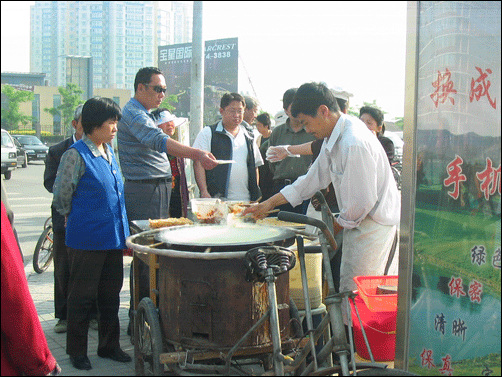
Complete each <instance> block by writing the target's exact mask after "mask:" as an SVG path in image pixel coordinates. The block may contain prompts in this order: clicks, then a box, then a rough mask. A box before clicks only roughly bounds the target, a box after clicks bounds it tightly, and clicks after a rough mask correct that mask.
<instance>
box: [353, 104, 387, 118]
mask: <svg viewBox="0 0 502 377" xmlns="http://www.w3.org/2000/svg"><path fill="white" fill-rule="evenodd" d="M364 106H370V107H374V108H376V109H379V110H382V108H381V107H380V106H378V105H377V104H376V100H373V102H371V103H370V102H363V105H362V106H359V107H350V108H349V111H347V113H348V114H349V115H353V116H355V117H358V118H359V110H360V109H361V107H364ZM382 113H384V114H387V112H386V111H383V110H382Z"/></svg>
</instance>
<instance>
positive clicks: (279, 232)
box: [155, 224, 296, 252]
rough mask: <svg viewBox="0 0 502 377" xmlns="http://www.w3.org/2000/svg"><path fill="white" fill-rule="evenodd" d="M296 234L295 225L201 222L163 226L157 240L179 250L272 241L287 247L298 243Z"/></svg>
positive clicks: (239, 248)
mask: <svg viewBox="0 0 502 377" xmlns="http://www.w3.org/2000/svg"><path fill="white" fill-rule="evenodd" d="M295 235H296V234H295V232H294V231H293V230H291V229H285V228H279V227H270V226H261V225H254V224H242V225H239V226H226V225H206V224H200V225H192V226H182V227H172V228H164V229H161V230H159V232H158V233H157V234H155V240H156V241H159V242H163V243H164V244H165V247H167V248H170V249H175V250H185V251H195V252H203V251H206V250H207V249H208V248H211V251H242V250H248V249H250V248H253V247H257V246H261V245H268V244H271V245H280V246H286V247H287V246H290V245H292V244H293V243H294V238H295Z"/></svg>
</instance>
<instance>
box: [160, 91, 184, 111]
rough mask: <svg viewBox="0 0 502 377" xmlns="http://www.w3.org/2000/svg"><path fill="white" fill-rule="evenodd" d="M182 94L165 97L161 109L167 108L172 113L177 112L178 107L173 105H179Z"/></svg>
mask: <svg viewBox="0 0 502 377" xmlns="http://www.w3.org/2000/svg"><path fill="white" fill-rule="evenodd" d="M181 94H183V93H180V94H169V95H168V96H165V97H164V100H163V101H162V103H161V104H160V106H159V108H166V109H167V110H169V111H170V112H173V111H174V110H176V107H175V106H174V105H173V103H178V96H179V95H181Z"/></svg>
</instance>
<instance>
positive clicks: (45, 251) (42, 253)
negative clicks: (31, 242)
mask: <svg viewBox="0 0 502 377" xmlns="http://www.w3.org/2000/svg"><path fill="white" fill-rule="evenodd" d="M53 248H54V240H53V233H52V226H48V227H47V228H45V229H44V231H43V232H42V234H41V235H40V238H39V239H38V242H37V246H35V252H34V253H33V269H34V270H35V272H36V273H37V274H41V273H42V272H44V271H45V270H47V268H48V267H49V266H50V264H51V262H52V258H53V257H54V255H53V254H52V250H53Z"/></svg>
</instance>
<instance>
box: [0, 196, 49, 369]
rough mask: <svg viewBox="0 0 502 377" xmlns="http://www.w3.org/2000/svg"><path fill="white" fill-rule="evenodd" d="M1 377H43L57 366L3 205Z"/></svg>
mask: <svg viewBox="0 0 502 377" xmlns="http://www.w3.org/2000/svg"><path fill="white" fill-rule="evenodd" d="M1 266H2V271H1V277H2V290H1V292H2V293H1V294H2V305H1V307H2V317H1V322H2V354H1V362H2V367H1V371H2V376H20V375H22V374H24V375H28V376H43V375H46V374H48V373H50V372H51V371H52V370H54V368H55V367H56V359H54V357H53V356H52V354H51V351H50V350H49V346H48V345H47V340H46V339H45V334H44V331H43V329H42V325H41V324H40V320H39V319H38V314H37V310H36V309H35V304H34V303H33V299H32V297H31V295H30V291H29V290H28V281H27V280H26V275H25V273H24V266H23V262H22V260H21V254H20V252H19V248H18V246H17V242H16V239H15V237H14V233H13V232H12V227H11V225H10V222H9V220H8V218H7V212H6V211H5V207H4V204H3V203H2V265H1Z"/></svg>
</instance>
